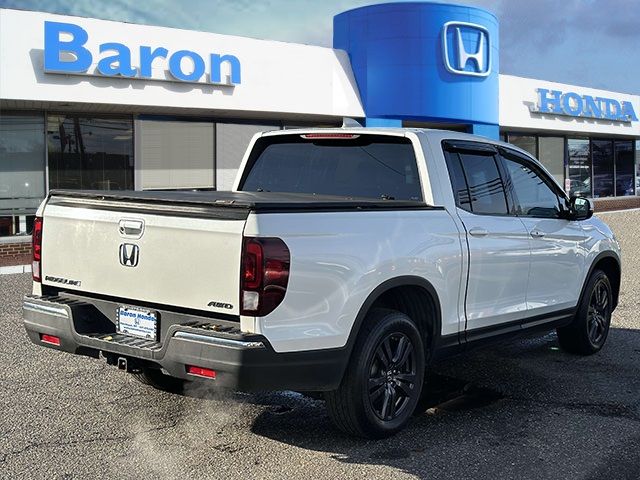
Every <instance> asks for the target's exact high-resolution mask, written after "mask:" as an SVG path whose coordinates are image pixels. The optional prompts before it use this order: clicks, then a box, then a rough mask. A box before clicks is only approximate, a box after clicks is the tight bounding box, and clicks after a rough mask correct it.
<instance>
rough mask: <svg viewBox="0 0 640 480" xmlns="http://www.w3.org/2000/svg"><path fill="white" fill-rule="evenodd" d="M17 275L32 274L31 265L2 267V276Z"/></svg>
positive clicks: (0, 270)
mask: <svg viewBox="0 0 640 480" xmlns="http://www.w3.org/2000/svg"><path fill="white" fill-rule="evenodd" d="M15 273H31V265H10V266H8V267H0V275H13V274H15Z"/></svg>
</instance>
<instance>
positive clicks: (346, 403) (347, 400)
mask: <svg viewBox="0 0 640 480" xmlns="http://www.w3.org/2000/svg"><path fill="white" fill-rule="evenodd" d="M424 368H425V353H424V345H423V343H422V337H421V335H420V332H419V331H418V328H417V327H416V325H415V324H414V323H413V322H412V321H411V319H410V318H409V317H407V316H406V315H404V314H403V313H400V312H397V311H395V310H387V309H376V310H373V311H371V312H370V313H369V314H368V315H367V317H366V318H365V320H364V324H363V327H362V330H361V332H360V334H359V336H358V339H357V341H356V344H355V346H354V349H353V353H352V357H351V362H350V364H349V366H348V367H347V371H346V372H345V375H344V378H343V380H342V383H341V384H340V387H338V389H337V390H334V391H332V392H327V393H326V394H325V398H326V404H327V409H328V412H329V416H330V417H331V420H332V421H333V422H334V424H335V425H336V426H337V427H338V428H339V429H340V430H342V431H344V432H346V433H348V434H351V435H356V436H361V437H367V438H384V437H387V436H390V435H393V434H395V433H396V432H398V431H399V430H401V429H402V428H403V427H404V426H405V425H406V424H407V422H408V421H409V419H410V418H411V416H412V414H413V411H414V410H415V408H416V405H417V403H418V399H419V397H420V391H421V389H422V382H423V378H424Z"/></svg>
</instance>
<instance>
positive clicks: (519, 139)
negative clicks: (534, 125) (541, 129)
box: [509, 134, 538, 158]
mask: <svg viewBox="0 0 640 480" xmlns="http://www.w3.org/2000/svg"><path fill="white" fill-rule="evenodd" d="M509 143H510V144H512V145H515V146H516V147H519V148H521V149H522V150H524V151H526V152H529V153H530V154H531V155H533V156H534V157H535V158H538V146H537V142H536V137H535V135H511V134H510V135H509Z"/></svg>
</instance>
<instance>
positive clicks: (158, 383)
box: [132, 367, 185, 393]
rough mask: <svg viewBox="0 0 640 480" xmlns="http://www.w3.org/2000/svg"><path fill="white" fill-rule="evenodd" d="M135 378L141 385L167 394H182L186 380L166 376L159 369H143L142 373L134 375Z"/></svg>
mask: <svg viewBox="0 0 640 480" xmlns="http://www.w3.org/2000/svg"><path fill="white" fill-rule="evenodd" d="M132 375H133V377H134V378H135V379H136V380H138V381H139V382H140V383H144V384H145V385H150V386H152V387H154V388H157V389H158V390H164V391H165V392H172V393H181V392H182V391H183V390H184V382H185V381H184V380H182V379H180V378H176V377H172V376H170V375H165V374H164V373H162V370H160V369H159V368H148V367H145V368H143V370H142V372H140V373H133V374H132Z"/></svg>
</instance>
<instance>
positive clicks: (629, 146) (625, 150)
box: [613, 140, 635, 197]
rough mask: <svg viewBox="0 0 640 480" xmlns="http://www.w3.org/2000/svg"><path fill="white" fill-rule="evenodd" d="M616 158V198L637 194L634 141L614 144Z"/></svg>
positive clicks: (621, 141)
mask: <svg viewBox="0 0 640 480" xmlns="http://www.w3.org/2000/svg"><path fill="white" fill-rule="evenodd" d="M613 149H614V153H615V157H616V197H624V196H627V195H634V194H635V188H634V187H635V179H634V170H635V167H634V163H635V162H634V148H633V140H617V141H615V142H614V144H613Z"/></svg>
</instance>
